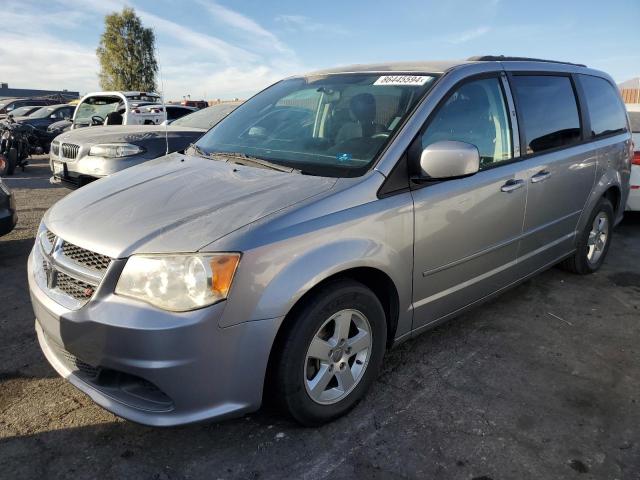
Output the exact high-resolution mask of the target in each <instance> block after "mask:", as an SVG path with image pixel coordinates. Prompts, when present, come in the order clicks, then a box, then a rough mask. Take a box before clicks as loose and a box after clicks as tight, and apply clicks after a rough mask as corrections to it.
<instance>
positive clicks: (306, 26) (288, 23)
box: [275, 15, 347, 34]
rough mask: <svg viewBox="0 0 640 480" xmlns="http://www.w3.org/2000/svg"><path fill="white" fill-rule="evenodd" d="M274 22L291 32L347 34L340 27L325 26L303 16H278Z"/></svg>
mask: <svg viewBox="0 0 640 480" xmlns="http://www.w3.org/2000/svg"><path fill="white" fill-rule="evenodd" d="M275 20H276V22H279V23H280V24H282V25H283V26H284V28H285V29H286V30H288V31H291V32H299V31H303V32H312V33H319V32H324V33H332V34H336V33H337V34H346V33H347V31H346V30H345V29H344V28H343V27H341V26H340V25H337V24H335V25H334V24H332V25H327V24H325V23H320V22H315V21H313V20H311V19H310V18H309V17H305V16H304V15H278V16H276V19H275Z"/></svg>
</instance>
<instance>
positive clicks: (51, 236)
mask: <svg viewBox="0 0 640 480" xmlns="http://www.w3.org/2000/svg"><path fill="white" fill-rule="evenodd" d="M45 235H46V236H47V241H48V242H49V243H50V244H51V245H52V246H53V244H54V243H55V242H56V236H55V235H54V234H53V233H52V232H50V231H49V230H47V231H46V234H45Z"/></svg>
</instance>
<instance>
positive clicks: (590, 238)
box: [561, 197, 614, 275]
mask: <svg viewBox="0 0 640 480" xmlns="http://www.w3.org/2000/svg"><path fill="white" fill-rule="evenodd" d="M613 222H614V212H613V205H611V202H610V201H609V200H608V199H606V198H604V197H603V198H601V199H600V201H599V202H598V204H597V205H596V207H595V208H594V209H593V211H592V212H591V215H590V216H589V221H588V222H587V224H586V225H585V227H584V229H583V230H582V232H580V234H579V237H578V242H577V248H576V251H575V253H574V254H573V255H572V256H571V257H569V258H567V259H566V260H565V261H564V262H562V263H561V267H562V268H564V269H565V270H568V271H570V272H572V273H577V274H579V275H588V274H590V273H593V272H595V271H596V270H598V269H599V268H600V267H601V266H602V263H603V262H604V259H605V257H606V256H607V252H608V251H609V245H611V235H612V233H613Z"/></svg>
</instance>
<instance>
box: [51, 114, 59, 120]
mask: <svg viewBox="0 0 640 480" xmlns="http://www.w3.org/2000/svg"><path fill="white" fill-rule="evenodd" d="M49 118H53V119H54V120H55V119H56V118H58V116H57V115H56V114H55V113H54V114H53V115H49Z"/></svg>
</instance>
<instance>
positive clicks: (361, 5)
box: [0, 0, 640, 100]
mask: <svg viewBox="0 0 640 480" xmlns="http://www.w3.org/2000/svg"><path fill="white" fill-rule="evenodd" d="M125 5H126V6H131V7H133V8H134V9H135V10H136V12H137V14H138V15H139V16H140V17H141V19H142V22H143V24H144V25H145V26H147V27H151V28H153V30H154V32H155V35H156V50H157V58H158V60H159V63H160V75H159V78H158V90H159V91H161V92H164V94H165V97H166V98H167V99H172V100H179V99H181V98H182V97H183V96H185V95H190V96H191V98H192V99H199V98H206V99H213V98H223V99H229V98H233V97H240V98H247V97H248V96H250V95H252V94H253V93H256V92H257V91H259V90H261V89H262V88H264V87H266V86H268V85H270V84H271V83H273V82H275V81H277V80H278V79H280V78H283V77H285V76H289V75H293V74H299V73H304V72H306V71H311V70H317V69H320V68H325V67H332V66H339V65H348V64H354V63H370V62H380V61H400V60H442V59H464V58H467V57H470V56H473V55H483V54H484V55H486V54H504V55H514V56H529V57H538V58H549V59H558V60H565V61H570V62H577V63H584V64H587V65H588V66H590V67H593V68H597V69H600V70H604V71H606V72H608V73H609V74H611V75H612V76H613V78H614V79H615V80H616V81H617V82H622V81H624V80H628V79H629V78H632V77H636V76H640V0H608V1H602V0H581V1H580V0H566V1H563V0H522V1H521V0H439V1H432V0H407V1H404V0H396V1H394V2H390V1H388V0H387V1H384V2H383V1H378V0H323V1H322V2H320V1H314V2H304V1H300V0H282V1H267V0H235V1H232V0H215V1H214V0H0V17H1V18H2V28H1V29H0V81H1V82H7V83H9V85H10V86H11V87H15V88H42V89H68V90H78V91H80V92H81V93H87V92H90V91H96V90H99V89H100V88H99V85H98V61H97V58H96V55H95V50H96V47H97V46H98V43H99V40H100V34H101V33H102V31H103V28H104V15H105V14H108V13H111V12H113V11H117V10H121V9H122V7H123V6H125Z"/></svg>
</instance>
